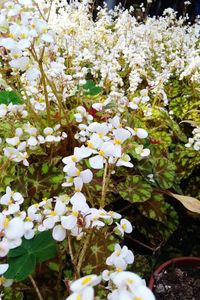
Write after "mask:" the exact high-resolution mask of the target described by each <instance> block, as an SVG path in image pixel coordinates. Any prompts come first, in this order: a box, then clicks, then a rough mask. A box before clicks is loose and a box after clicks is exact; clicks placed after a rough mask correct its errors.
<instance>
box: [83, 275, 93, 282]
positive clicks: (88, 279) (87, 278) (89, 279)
mask: <svg viewBox="0 0 200 300" xmlns="http://www.w3.org/2000/svg"><path fill="white" fill-rule="evenodd" d="M91 279H92V277H91V276H87V277H85V278H84V279H83V280H82V281H81V283H82V284H87V283H88V282H90V281H91Z"/></svg>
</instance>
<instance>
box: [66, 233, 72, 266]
mask: <svg viewBox="0 0 200 300" xmlns="http://www.w3.org/2000/svg"><path fill="white" fill-rule="evenodd" d="M67 238H68V248H69V255H70V257H71V261H72V263H73V262H74V254H73V250H72V239H71V235H70V233H68V235H67Z"/></svg>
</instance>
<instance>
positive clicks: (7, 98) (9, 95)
mask: <svg viewBox="0 0 200 300" xmlns="http://www.w3.org/2000/svg"><path fill="white" fill-rule="evenodd" d="M10 103H12V104H21V103H22V100H21V98H20V97H19V96H18V95H17V94H16V93H15V92H14V91H0V104H6V105H8V104H10Z"/></svg>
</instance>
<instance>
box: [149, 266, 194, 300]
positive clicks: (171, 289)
mask: <svg viewBox="0 0 200 300" xmlns="http://www.w3.org/2000/svg"><path fill="white" fill-rule="evenodd" d="M153 292H154V294H155V297H156V300H169V299H170V300H200V267H195V268H194V267H188V266H182V267H171V268H168V269H167V270H165V271H163V272H161V273H160V274H157V275H155V285H154V290H153Z"/></svg>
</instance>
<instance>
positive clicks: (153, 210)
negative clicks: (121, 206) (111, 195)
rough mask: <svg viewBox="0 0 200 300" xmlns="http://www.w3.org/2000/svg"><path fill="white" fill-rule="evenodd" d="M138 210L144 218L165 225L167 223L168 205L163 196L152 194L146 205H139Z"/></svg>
mask: <svg viewBox="0 0 200 300" xmlns="http://www.w3.org/2000/svg"><path fill="white" fill-rule="evenodd" d="M137 207H138V209H139V211H140V212H141V213H142V215H143V216H145V217H146V218H149V219H153V220H155V221H159V222H162V223H164V224H165V222H166V221H167V215H166V210H167V209H166V205H165V202H164V197H163V195H162V194H152V196H151V198H150V199H149V200H148V201H145V202H144V203H139V204H138V206H137Z"/></svg>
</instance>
